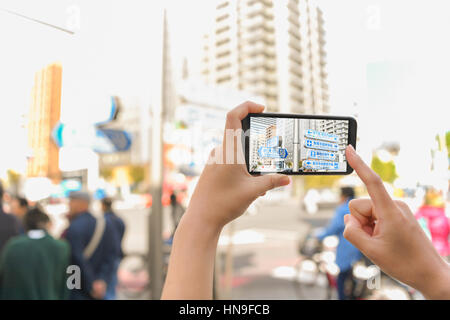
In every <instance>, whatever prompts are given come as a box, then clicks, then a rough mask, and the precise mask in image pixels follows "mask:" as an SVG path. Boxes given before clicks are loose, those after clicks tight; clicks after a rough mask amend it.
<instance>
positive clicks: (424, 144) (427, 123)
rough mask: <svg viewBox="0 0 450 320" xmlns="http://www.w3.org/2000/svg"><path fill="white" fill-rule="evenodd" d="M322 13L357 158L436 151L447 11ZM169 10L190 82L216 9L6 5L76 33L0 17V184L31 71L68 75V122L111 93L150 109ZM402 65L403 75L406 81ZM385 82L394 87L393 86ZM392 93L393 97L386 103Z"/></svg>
mask: <svg viewBox="0 0 450 320" xmlns="http://www.w3.org/2000/svg"><path fill="white" fill-rule="evenodd" d="M318 3H319V5H320V6H321V7H322V9H323V11H324V16H325V28H326V32H327V34H326V42H327V44H326V50H327V55H328V56H327V61H328V73H329V85H330V94H331V101H330V102H331V105H332V113H335V114H346V113H347V114H348V113H352V112H354V109H353V108H352V107H351V106H352V105H353V103H354V102H356V103H357V105H358V110H357V112H358V113H359V115H360V121H359V128H360V131H359V133H360V137H361V139H363V141H364V144H362V146H360V147H362V149H364V147H366V150H367V151H368V150H369V149H371V148H373V147H376V145H378V144H379V143H381V142H382V141H383V140H390V139H392V140H399V141H401V143H402V146H405V149H408V150H411V154H414V152H417V148H421V149H420V150H421V151H422V152H423V150H426V148H429V147H430V142H429V141H428V140H429V137H428V136H430V135H431V134H434V132H433V131H436V130H439V129H441V130H442V129H444V128H446V129H450V128H449V125H448V118H449V115H450V112H449V110H450V103H449V98H448V93H447V92H450V90H449V80H448V78H449V76H448V75H449V74H450V72H449V71H450V62H449V57H450V46H449V42H448V39H449V32H450V10H449V9H450V2H449V1H447V0H417V1H415V0H370V1H369V0H339V1H336V0H318ZM162 4H164V5H165V6H166V7H167V8H168V17H169V23H170V27H169V28H170V35H171V51H172V55H173V63H174V71H175V72H176V73H177V74H176V75H179V73H180V72H181V62H182V59H183V58H184V57H187V58H188V61H189V66H190V69H191V72H194V73H195V71H196V70H198V67H199V61H200V58H201V57H200V52H201V45H202V43H201V37H202V34H203V33H205V32H206V31H208V28H210V27H211V20H212V18H213V15H212V14H211V12H212V8H213V7H214V1H211V0H190V1H182V0H168V1H143V0H141V1H139V0H126V1H125V0H95V1H92V0H91V1H89V0H30V1H24V0H1V1H0V8H7V9H10V10H14V11H18V12H20V13H22V14H25V15H29V16H32V17H34V18H37V19H41V20H45V21H46V22H49V23H52V24H56V25H59V26H62V27H67V26H75V31H76V34H75V35H68V34H65V33H63V32H60V31H56V30H54V29H50V28H48V27H46V26H42V25H38V24H36V23H32V22H28V21H26V20H24V19H22V18H19V17H16V16H12V15H10V14H6V13H4V12H1V11H0V101H1V104H0V112H1V116H0V148H1V149H0V150H2V156H1V157H0V174H1V172H2V171H3V170H4V169H5V168H6V167H13V168H14V167H16V168H18V167H20V166H21V163H22V165H23V161H22V162H20V161H19V160H21V159H23V152H24V150H25V148H24V145H25V144H26V139H25V137H24V136H23V134H22V136H20V134H21V133H20V132H23V130H22V131H21V130H20V129H19V121H20V115H21V114H23V113H26V111H27V108H28V107H29V103H30V91H31V86H32V83H33V75H34V73H35V71H37V70H38V69H40V68H42V67H43V66H45V65H46V64H48V63H51V62H53V61H60V62H62V64H63V117H67V118H68V117H70V118H71V119H74V118H75V119H76V118H79V119H80V121H86V118H87V117H89V116H91V117H93V111H95V110H99V107H98V106H99V105H101V104H102V102H103V101H105V97H106V96H108V95H109V94H116V95H127V96H136V97H138V98H139V99H140V101H141V102H142V103H143V104H144V105H148V104H149V101H151V100H149V99H151V92H152V91H151V90H150V88H152V89H153V90H155V89H154V88H155V87H157V86H155V85H153V84H155V83H156V82H155V81H157V79H155V77H156V76H155V75H157V74H158V73H157V72H153V71H154V70H155V68H157V67H158V63H159V61H160V56H159V55H158V53H157V52H158V48H159V46H160V40H158V39H160V34H159V32H160V30H161V28H160V25H161V24H160V22H161V11H160V9H161V8H160V7H161V6H162ZM77 12H79V13H80V15H79V18H80V19H79V25H77V21H78V20H77ZM78 26H79V28H78ZM385 60H386V61H389V62H390V64H388V65H387V66H388V67H389V68H392V70H394V71H392V72H394V73H393V75H394V78H392V75H390V73H388V74H384V75H383V74H381V75H378V76H380V81H378V82H377V83H378V84H377V87H375V88H374V89H375V90H376V92H377V93H378V94H380V95H381V96H380V97H379V100H377V101H381V102H379V103H378V104H376V105H374V104H373V102H372V103H369V102H368V99H367V94H368V89H367V74H366V70H367V65H368V64H370V63H373V62H380V61H385ZM397 66H400V67H402V66H403V67H404V68H406V71H405V73H402V72H400V73H399V72H398V70H399V68H397ZM389 70H391V69H388V71H389ZM384 79H394V80H392V83H391V82H390V81H388V83H387V84H386V83H385V81H384ZM395 79H397V80H395ZM370 80H371V83H373V82H374V79H370ZM375 80H377V79H375ZM375 82H376V81H375ZM392 85H393V86H394V87H395V88H394V89H393V92H394V96H392V93H391V95H389V94H387V93H386V97H383V94H384V92H385V91H389V90H388V89H389V87H390V86H392ZM85 97H89V100H88V101H87V100H86V98H85ZM384 102H387V103H384ZM374 109H376V110H374ZM380 127H381V128H383V130H380ZM16 137H17V138H16ZM17 139H21V140H17ZM427 139H428V140H427Z"/></svg>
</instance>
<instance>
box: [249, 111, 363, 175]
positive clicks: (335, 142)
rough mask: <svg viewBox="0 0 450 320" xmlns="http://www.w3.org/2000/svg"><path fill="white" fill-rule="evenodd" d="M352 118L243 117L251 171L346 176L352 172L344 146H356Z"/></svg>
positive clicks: (308, 116) (252, 114)
mask: <svg viewBox="0 0 450 320" xmlns="http://www.w3.org/2000/svg"><path fill="white" fill-rule="evenodd" d="M356 127H357V123H356V120H355V119H354V118H353V117H341V116H324V115H304V114H281V113H251V114H248V116H247V117H246V118H245V119H243V120H242V129H243V147H244V150H245V162H246V166H247V170H248V172H249V173H250V174H255V175H258V174H262V173H283V174H291V175H344V174H350V173H352V172H353V168H351V167H350V166H349V165H348V163H347V160H346V158H345V148H346V147H347V146H348V145H349V144H351V145H352V146H353V147H354V148H355V149H356Z"/></svg>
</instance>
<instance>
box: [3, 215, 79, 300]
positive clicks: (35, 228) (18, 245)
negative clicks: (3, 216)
mask: <svg viewBox="0 0 450 320" xmlns="http://www.w3.org/2000/svg"><path fill="white" fill-rule="evenodd" d="M23 223H24V227H25V232H26V233H25V234H24V235H21V236H18V237H14V238H13V239H11V240H10V241H9V242H8V244H7V245H6V246H5V248H4V251H3V254H2V257H1V259H0V299H3V300H62V299H67V298H68V293H69V291H68V288H67V285H66V280H67V273H66V272H67V267H68V266H69V260H70V248H69V244H68V243H67V242H66V241H61V240H56V239H54V238H53V237H52V236H50V235H49V234H48V227H49V225H50V218H49V217H48V215H47V214H46V213H44V212H43V211H42V210H41V209H39V208H33V209H31V210H30V211H28V212H27V213H26V215H25V217H24V218H23Z"/></svg>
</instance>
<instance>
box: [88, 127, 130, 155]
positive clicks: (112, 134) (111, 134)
mask: <svg viewBox="0 0 450 320" xmlns="http://www.w3.org/2000/svg"><path fill="white" fill-rule="evenodd" d="M96 139H97V140H98V139H105V140H108V141H109V142H110V145H111V147H112V148H111V147H110V148H102V147H100V144H99V145H96V146H94V147H93V149H94V151H96V152H99V153H111V152H122V151H127V150H128V149H130V147H131V137H130V135H129V134H128V132H126V131H122V130H114V129H97V131H96Z"/></svg>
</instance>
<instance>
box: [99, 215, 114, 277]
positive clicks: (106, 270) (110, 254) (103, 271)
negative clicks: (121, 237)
mask: <svg viewBox="0 0 450 320" xmlns="http://www.w3.org/2000/svg"><path fill="white" fill-rule="evenodd" d="M117 236H118V235H117V231H116V230H115V229H114V227H113V225H112V224H111V223H110V222H106V228H105V232H104V234H103V239H102V242H103V243H104V248H103V255H104V257H105V259H104V263H103V264H102V266H101V268H100V273H99V276H98V278H99V279H101V280H103V281H105V282H109V281H110V280H111V278H112V276H113V272H114V270H115V268H114V265H115V260H116V257H117V243H118V240H117Z"/></svg>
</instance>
